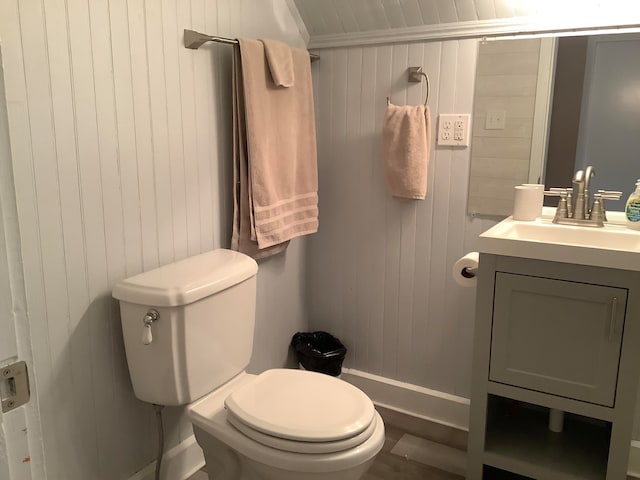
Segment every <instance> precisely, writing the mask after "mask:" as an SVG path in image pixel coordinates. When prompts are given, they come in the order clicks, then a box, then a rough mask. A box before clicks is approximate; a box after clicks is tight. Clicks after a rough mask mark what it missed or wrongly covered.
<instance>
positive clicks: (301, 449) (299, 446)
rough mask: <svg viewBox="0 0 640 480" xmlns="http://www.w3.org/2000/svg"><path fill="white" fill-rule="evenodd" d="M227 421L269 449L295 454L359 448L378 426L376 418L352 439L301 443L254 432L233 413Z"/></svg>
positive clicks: (228, 414)
mask: <svg viewBox="0 0 640 480" xmlns="http://www.w3.org/2000/svg"><path fill="white" fill-rule="evenodd" d="M227 421H228V422H229V423H230V424H231V425H233V426H234V427H235V428H237V429H238V430H239V431H240V432H241V433H242V434H244V435H245V436H247V437H249V438H250V439H252V440H255V441H256V442H258V443H261V444H263V445H266V446H267V447H272V448H277V449H278V450H284V451H285V452H294V453H335V452H342V451H344V450H349V449H350V448H354V447H357V446H358V445H361V444H362V443H364V442H365V441H367V440H368V439H369V438H370V437H371V435H373V432H374V431H375V429H376V427H377V425H378V419H377V417H374V418H373V421H372V422H371V423H370V424H369V426H368V427H367V428H366V429H365V430H363V431H362V432H360V433H359V434H357V435H355V436H353V437H351V438H346V439H344V440H336V441H333V442H301V441H299V440H287V439H285V438H279V437H274V436H272V435H267V434H266V433H262V432H260V431H258V430H254V429H253V428H251V427H249V426H247V425H245V424H244V423H243V422H242V421H241V420H239V419H238V418H237V417H236V416H235V415H234V414H233V413H231V412H227Z"/></svg>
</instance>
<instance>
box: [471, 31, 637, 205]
mask: <svg viewBox="0 0 640 480" xmlns="http://www.w3.org/2000/svg"><path fill="white" fill-rule="evenodd" d="M639 51H640V34H620V35H593V36H574V37H559V38H555V39H554V38H535V39H516V40H496V41H488V42H483V43H481V44H480V47H479V52H478V63H477V70H476V91H475V103H474V123H473V138H472V150H471V173H470V183H469V203H468V212H469V214H472V215H510V214H511V212H512V208H513V187H514V186H515V185H519V184H521V183H538V182H541V183H544V184H545V185H546V187H547V188H550V187H571V185H572V178H573V175H574V172H575V171H576V170H578V169H585V168H586V167H587V166H589V165H591V166H593V170H594V171H595V172H596V173H595V176H594V177H593V179H592V187H593V188H592V191H596V190H598V189H606V190H619V191H622V192H623V193H622V199H621V201H618V202H611V204H610V205H608V206H607V208H608V209H611V210H622V209H623V207H624V202H625V201H626V198H627V197H628V196H629V194H630V193H631V192H632V191H633V190H634V186H635V181H636V179H637V178H640V161H639V159H638V157H639V156H640V155H639V154H640V55H638V52H639ZM550 200H551V201H552V202H553V201H554V200H553V199H550ZM556 201H557V200H556Z"/></svg>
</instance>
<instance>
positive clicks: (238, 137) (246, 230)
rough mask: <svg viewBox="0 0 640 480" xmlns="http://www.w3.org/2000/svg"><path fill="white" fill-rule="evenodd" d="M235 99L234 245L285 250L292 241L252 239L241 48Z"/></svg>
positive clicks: (261, 254) (252, 252) (251, 250)
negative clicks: (270, 242) (266, 244)
mask: <svg viewBox="0 0 640 480" xmlns="http://www.w3.org/2000/svg"><path fill="white" fill-rule="evenodd" d="M232 73H233V74H232V86H233V88H232V101H233V185H234V189H233V232H232V236H231V248H232V249H233V250H237V251H239V252H243V253H246V254H247V255H249V256H251V257H253V258H255V259H260V258H265V257H268V256H270V255H275V254H277V253H280V252H283V251H284V250H285V249H286V248H287V246H288V245H289V242H284V243H281V244H278V245H274V246H272V247H269V248H264V249H262V250H260V249H259V248H258V244H257V243H256V241H255V237H254V239H253V240H252V234H251V233H252V225H251V223H252V222H251V216H252V211H251V199H250V198H249V194H250V189H249V173H248V172H249V165H248V158H247V134H246V123H245V122H246V121H245V115H244V90H243V87H242V64H241V61H240V50H239V49H238V48H234V51H233V72H232Z"/></svg>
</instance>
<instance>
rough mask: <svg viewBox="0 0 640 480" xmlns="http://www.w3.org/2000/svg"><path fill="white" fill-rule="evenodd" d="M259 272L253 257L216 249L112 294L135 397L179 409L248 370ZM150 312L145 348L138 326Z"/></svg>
mask: <svg viewBox="0 0 640 480" xmlns="http://www.w3.org/2000/svg"><path fill="white" fill-rule="evenodd" d="M257 271H258V265H257V264H256V262H255V260H253V259H252V258H250V257H248V256H246V255H244V254H242V253H239V252H234V251H232V250H224V249H218V250H212V251H210V252H207V253H203V254H201V255H197V256H194V257H190V258H186V259H184V260H180V261H179V262H175V263H171V264H169V265H165V266H163V267H160V268H157V269H155V270H150V271H148V272H145V273H141V274H140V275H136V276H134V277H131V278H127V279H125V280H122V281H121V282H119V283H118V284H117V285H116V286H115V287H114V289H113V296H114V298H116V299H118V300H119V301H120V314H121V319H122V332H123V335H124V345H125V351H126V355H127V363H128V365H129V373H130V375H131V382H132V384H133V390H134V393H135V395H136V397H138V398H139V399H140V400H143V401H145V402H150V403H155V404H158V405H184V404H187V403H190V402H192V401H194V400H196V399H198V398H200V397H202V396H203V395H206V394H207V393H209V392H211V391H213V390H214V389H216V388H217V387H218V386H220V385H222V384H224V383H225V382H226V381H227V380H229V379H231V378H233V377H234V376H236V375H237V374H239V373H240V372H242V371H243V370H244V369H245V368H246V366H247V365H248V364H249V360H250V359H251V352H252V348H253V330H254V325H255V313H256V273H257ZM150 310H155V311H157V313H158V314H159V315H158V319H157V320H155V321H154V322H153V323H152V324H151V327H150V328H151V332H150V333H151V342H150V343H149V344H148V345H146V344H145V342H148V341H149V336H148V333H149V332H148V330H146V328H147V327H145V326H144V323H143V321H144V318H145V316H146V315H147V314H148V312H149V311H150ZM145 333H146V334H147V335H145ZM143 340H144V341H143Z"/></svg>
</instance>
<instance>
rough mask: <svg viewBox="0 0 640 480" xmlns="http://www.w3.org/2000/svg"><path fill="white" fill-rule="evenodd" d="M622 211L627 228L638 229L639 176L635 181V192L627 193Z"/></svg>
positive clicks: (639, 205) (639, 219) (639, 214)
mask: <svg viewBox="0 0 640 480" xmlns="http://www.w3.org/2000/svg"><path fill="white" fill-rule="evenodd" d="M624 211H625V214H626V215H627V225H628V226H629V228H633V229H635V230H640V178H639V179H638V181H637V182H636V190H635V192H633V193H632V194H631V195H629V199H628V200H627V205H626V207H625V209H624Z"/></svg>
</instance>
